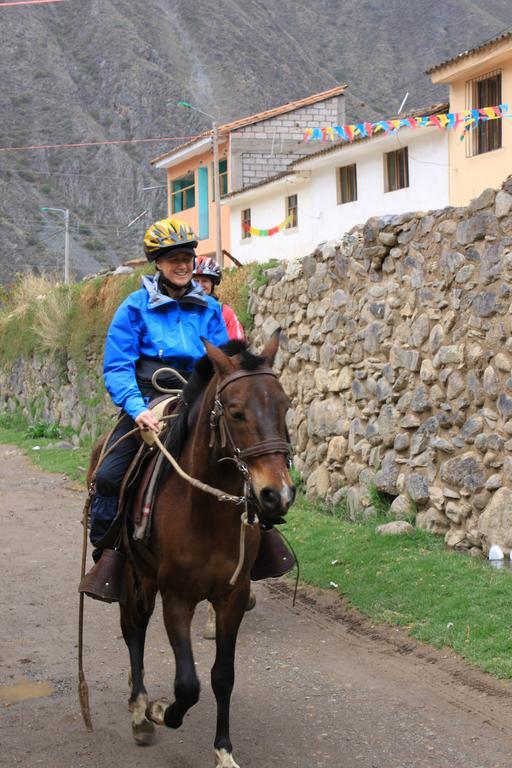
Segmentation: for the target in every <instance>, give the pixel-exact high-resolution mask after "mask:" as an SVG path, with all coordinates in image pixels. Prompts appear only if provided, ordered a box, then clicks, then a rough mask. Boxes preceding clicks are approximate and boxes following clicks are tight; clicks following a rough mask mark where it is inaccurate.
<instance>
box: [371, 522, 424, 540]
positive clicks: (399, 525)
mask: <svg viewBox="0 0 512 768" xmlns="http://www.w3.org/2000/svg"><path fill="white" fill-rule="evenodd" d="M375 530H376V531H377V533H379V534H380V535H381V536H404V535H410V534H411V533H414V526H412V525H411V524H410V523H407V522H406V521H405V520H393V521H392V522H391V523H384V524H383V525H378V526H377V528H376V529H375Z"/></svg>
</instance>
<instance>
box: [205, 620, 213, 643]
mask: <svg viewBox="0 0 512 768" xmlns="http://www.w3.org/2000/svg"><path fill="white" fill-rule="evenodd" d="M215 636H216V630H215V621H208V622H207V623H206V627H205V628H204V632H203V637H204V639H205V640H215Z"/></svg>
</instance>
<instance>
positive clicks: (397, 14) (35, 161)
mask: <svg viewBox="0 0 512 768" xmlns="http://www.w3.org/2000/svg"><path fill="white" fill-rule="evenodd" d="M509 25H512V5H511V4H510V1H509V0H488V1H487V2H486V3H485V6H484V5H483V4H478V3H476V2H472V0H435V2H431V3H429V4H427V3H425V2H424V1H423V0H409V1H408V2H404V0H388V2H387V3H386V4H383V3H380V2H379V3H377V2H373V0H361V1H360V2H359V3H356V4H354V3H352V2H348V0H317V2H316V3H315V4H310V5H302V4H299V3H297V2H296V0H280V2H277V0H241V1H240V2H236V1H235V0H218V2H217V3H216V4H215V6H213V5H212V3H211V2H210V1H209V0H89V1H88V2H87V3H83V2H78V1H77V0H69V3H58V4H56V5H55V6H51V5H49V6H33V7H30V6H21V7H18V8H11V7H6V8H4V9H2V8H1V2H0V78H1V82H2V89H1V91H0V112H1V115H2V140H1V142H0V143H1V145H2V147H16V146H22V145H31V144H47V143H52V144H53V143H73V142H80V141H91V140H98V141H101V140H114V139H130V138H134V137H136V138H143V137H151V136H184V137H185V136H190V135H194V134H195V133H197V132H198V131H201V130H204V129H205V128H207V127H209V124H208V120H207V119H206V118H203V117H201V116H200V115H197V114H194V113H192V112H187V111H185V110H180V109H179V108H177V107H176V106H175V105H176V102H177V101H178V100H179V99H184V100H187V101H190V102H191V103H193V104H195V105H196V106H198V107H199V108H201V109H203V110H205V111H206V112H211V113H213V114H215V115H218V116H219V118H220V119H221V120H222V121H227V120H231V119H234V118H236V117H240V116H243V115H246V114H250V113H253V112H257V111H259V110H262V109H266V108H269V107H272V106H276V105H278V104H281V103H283V102H285V101H288V100H291V99H295V98H300V97H302V96H306V95H309V94H311V93H315V92H317V91H321V90H324V89H327V88H330V87H331V86H332V85H333V84H335V83H340V82H348V83H349V84H350V88H349V92H348V93H349V95H348V96H347V111H348V115H349V117H352V118H355V117H359V118H368V119H374V118H377V117H379V116H382V115H386V114H391V113H394V112H396V110H397V109H398V106H399V104H400V102H401V101H402V98H403V96H404V94H405V93H406V92H407V91H408V92H409V94H410V95H409V100H408V104H407V105H408V107H416V106H423V105H426V104H429V103H431V102H433V101H436V100H440V99H442V98H444V97H445V95H446V91H445V90H444V89H443V88H439V87H434V86H432V84H431V83H430V79H429V78H428V77H426V76H425V75H424V74H423V72H424V70H425V69H426V68H428V66H430V65H432V64H434V63H436V62H438V61H440V60H443V59H445V58H447V57H449V56H451V55H455V54H456V53H457V52H459V51H461V50H464V49H465V48H467V47H470V46H472V45H475V44H477V43H479V42H481V41H482V40H484V39H486V38H488V37H490V36H492V35H495V34H497V33H498V32H500V31H501V30H502V29H503V28H505V27H507V26H509ZM169 146H171V143H170V142H163V143H151V144H135V145H109V146H102V147H94V148H83V149H76V148H73V149H71V148H69V149H59V150H45V151H30V152H16V153H2V152H0V260H1V264H2V271H1V273H0V274H1V277H0V280H1V281H4V282H6V281H9V280H10V279H12V278H13V276H14V274H15V273H16V272H18V271H20V270H21V271H23V270H25V269H30V268H32V267H34V266H37V267H38V268H40V269H45V270H47V269H51V268H52V267H60V265H61V262H62V247H63V246H62V216H61V214H58V213H57V214H54V215H53V216H52V215H50V214H43V213H41V212H40V211H39V209H40V208H41V207H44V206H54V207H59V208H67V207H69V208H70V210H71V231H72V238H73V241H72V254H73V262H74V269H75V271H76V272H77V273H78V274H83V273H84V272H87V271H91V269H95V268H98V267H99V266H101V264H103V263H109V262H118V261H120V260H122V259H125V258H127V257H131V256H135V255H139V254H140V238H141V234H142V231H143V229H144V227H145V226H146V225H147V224H148V223H149V222H150V220H151V219H152V218H154V217H156V216H160V215H162V214H163V213H164V212H165V189H154V190H146V191H144V190H143V187H144V186H158V185H161V184H163V183H164V179H163V174H161V173H160V174H154V173H153V171H152V170H151V169H150V167H149V160H150V159H151V158H152V157H154V156H156V155H157V154H159V153H160V152H162V151H165V150H166V149H167V148H168V147H169ZM144 211H146V213H145V214H144V215H143V216H142V217H141V218H140V219H139V220H138V221H137V222H136V223H135V224H133V225H132V226H131V227H127V225H128V224H129V223H130V222H131V221H132V220H133V219H134V218H136V217H137V216H138V215H139V214H141V213H143V212H144Z"/></svg>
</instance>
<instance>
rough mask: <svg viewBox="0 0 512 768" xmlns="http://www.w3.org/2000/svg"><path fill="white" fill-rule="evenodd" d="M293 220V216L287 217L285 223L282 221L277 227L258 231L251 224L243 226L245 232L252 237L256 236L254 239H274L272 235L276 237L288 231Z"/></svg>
mask: <svg viewBox="0 0 512 768" xmlns="http://www.w3.org/2000/svg"><path fill="white" fill-rule="evenodd" d="M291 220H292V214H290V215H289V216H287V217H286V219H285V220H284V221H282V222H281V223H280V224H278V225H277V226H276V227H271V228H270V229H258V227H251V225H250V224H245V223H244V224H242V226H243V228H244V231H245V232H247V233H248V234H250V235H254V237H272V235H276V234H277V233H278V232H280V231H281V230H282V229H286V227H287V225H288V224H289V223H290V222H291Z"/></svg>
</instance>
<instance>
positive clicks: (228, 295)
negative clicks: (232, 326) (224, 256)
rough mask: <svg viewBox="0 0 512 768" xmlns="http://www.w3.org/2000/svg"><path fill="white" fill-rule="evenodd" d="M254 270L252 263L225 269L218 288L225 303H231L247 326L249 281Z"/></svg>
mask: <svg viewBox="0 0 512 768" xmlns="http://www.w3.org/2000/svg"><path fill="white" fill-rule="evenodd" d="M252 270H253V267H252V265H250V266H244V267H240V268H235V269H225V270H224V271H223V273H222V282H221V284H220V286H219V288H218V294H219V299H220V300H221V301H222V302H223V303H224V304H229V305H230V307H233V309H234V310H235V312H236V314H237V316H238V318H239V320H240V322H241V323H242V325H245V326H246V325H247V322H248V317H249V316H248V313H247V300H248V295H249V290H248V281H249V278H250V276H251V274H252ZM246 330H247V328H246Z"/></svg>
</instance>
